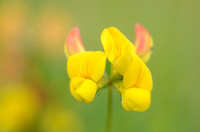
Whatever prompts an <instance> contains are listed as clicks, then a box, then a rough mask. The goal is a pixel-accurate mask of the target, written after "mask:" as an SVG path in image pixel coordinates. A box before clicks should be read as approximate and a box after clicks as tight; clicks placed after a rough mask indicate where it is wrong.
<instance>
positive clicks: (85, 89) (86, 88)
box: [70, 77, 97, 104]
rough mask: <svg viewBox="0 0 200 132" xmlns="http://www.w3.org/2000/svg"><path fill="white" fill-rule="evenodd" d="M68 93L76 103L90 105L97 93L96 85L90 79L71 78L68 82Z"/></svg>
mask: <svg viewBox="0 0 200 132" xmlns="http://www.w3.org/2000/svg"><path fill="white" fill-rule="evenodd" d="M70 92H71V94H72V96H73V97H74V98H76V99H77V100H78V101H83V102H85V103H87V104H88V103H91V102H92V101H93V99H94V97H95V95H96V92H97V85H96V83H95V82H94V81H92V80H90V79H85V78H81V77H75V78H72V79H71V81H70Z"/></svg>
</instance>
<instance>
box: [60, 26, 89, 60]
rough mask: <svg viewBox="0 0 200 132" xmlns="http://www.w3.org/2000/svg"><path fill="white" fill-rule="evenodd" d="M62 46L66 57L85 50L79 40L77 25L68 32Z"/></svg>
mask: <svg viewBox="0 0 200 132" xmlns="http://www.w3.org/2000/svg"><path fill="white" fill-rule="evenodd" d="M64 48H65V54H66V56H67V57H69V56H71V55H73V54H76V53H80V52H84V51H85V48H84V46H83V43H82V41H81V36H80V31H79V29H78V28H77V27H76V28H74V29H72V30H71V31H70V32H69V33H68V35H67V38H66V41H65V47H64Z"/></svg>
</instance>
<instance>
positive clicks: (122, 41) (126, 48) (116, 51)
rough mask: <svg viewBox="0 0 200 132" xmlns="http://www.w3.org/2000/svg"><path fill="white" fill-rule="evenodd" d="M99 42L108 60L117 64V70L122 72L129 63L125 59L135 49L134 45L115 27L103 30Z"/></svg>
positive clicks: (127, 59)
mask: <svg viewBox="0 0 200 132" xmlns="http://www.w3.org/2000/svg"><path fill="white" fill-rule="evenodd" d="M101 42H102V45H103V48H104V50H105V54H106V56H107V57H108V60H109V61H110V62H111V63H112V64H114V65H115V64H116V65H117V67H116V70H117V72H119V73H120V74H123V72H124V69H126V66H127V64H128V63H129V62H126V61H129V60H130V57H131V54H132V53H134V52H135V51H136V50H135V47H134V45H133V44H132V43H131V42H130V41H129V40H128V39H127V38H126V37H125V36H124V35H123V34H122V33H121V32H120V31H119V30H118V29H117V28H115V27H110V28H106V29H104V30H103V32H102V34H101ZM117 59H119V60H117Z"/></svg>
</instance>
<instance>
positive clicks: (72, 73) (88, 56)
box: [65, 28, 106, 104]
mask: <svg viewBox="0 0 200 132" xmlns="http://www.w3.org/2000/svg"><path fill="white" fill-rule="evenodd" d="M65 53H66V56H67V57H68V61H67V73H68V76H69V78H70V92H71V94H72V95H73V96H74V98H75V99H77V100H78V101H83V102H85V103H87V104H88V103H91V102H92V101H93V99H94V97H95V95H96V92H97V90H98V84H99V81H100V79H101V77H102V76H103V74H104V70H105V64H106V56H105V54H104V52H101V51H96V52H94V51H85V48H84V46H83V44H82V41H81V37H80V32H79V29H78V28H74V29H73V30H71V31H70V33H69V34H68V35H67V39H66V45H65Z"/></svg>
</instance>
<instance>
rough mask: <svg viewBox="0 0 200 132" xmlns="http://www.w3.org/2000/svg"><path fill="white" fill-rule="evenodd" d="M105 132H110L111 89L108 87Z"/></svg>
mask: <svg viewBox="0 0 200 132" xmlns="http://www.w3.org/2000/svg"><path fill="white" fill-rule="evenodd" d="M107 114H108V115H107V132H111V131H112V87H108V113H107Z"/></svg>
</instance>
